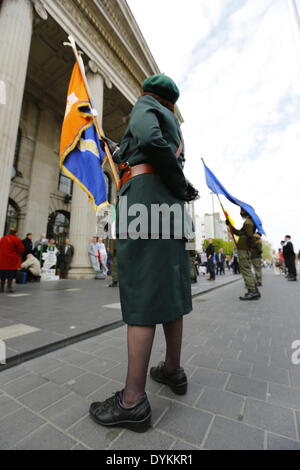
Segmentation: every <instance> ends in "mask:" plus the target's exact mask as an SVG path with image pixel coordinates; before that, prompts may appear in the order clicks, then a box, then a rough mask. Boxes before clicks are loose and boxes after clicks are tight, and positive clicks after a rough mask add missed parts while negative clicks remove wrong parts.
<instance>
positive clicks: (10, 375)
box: [0, 366, 28, 387]
mask: <svg viewBox="0 0 300 470" xmlns="http://www.w3.org/2000/svg"><path fill="white" fill-rule="evenodd" d="M0 370H1V369H0ZM24 375H28V370H26V369H25V367H23V366H16V367H12V368H11V369H7V370H3V371H1V372H0V387H1V386H2V385H5V384H7V383H8V382H12V381H13V380H16V379H19V378H20V377H24Z"/></svg>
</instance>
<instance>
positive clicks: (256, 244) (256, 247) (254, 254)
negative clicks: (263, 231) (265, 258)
mask: <svg viewBox="0 0 300 470" xmlns="http://www.w3.org/2000/svg"><path fill="white" fill-rule="evenodd" d="M253 239H254V241H253V245H252V247H251V258H252V259H258V258H261V257H262V254H263V246H262V241H261V238H256V237H253Z"/></svg>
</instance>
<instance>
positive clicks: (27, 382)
mask: <svg viewBox="0 0 300 470" xmlns="http://www.w3.org/2000/svg"><path fill="white" fill-rule="evenodd" d="M47 383H48V381H47V380H46V379H43V378H42V377H40V376H39V375H36V374H28V375H25V376H24V377H21V378H19V379H16V380H14V381H13V382H9V383H8V384H6V385H4V386H2V387H1V388H2V390H4V391H5V392H6V393H7V394H8V395H11V396H12V397H14V398H18V397H20V396H21V395H24V394H25V393H27V392H30V391H31V390H34V389H35V388H38V387H40V386H41V385H44V384H47Z"/></svg>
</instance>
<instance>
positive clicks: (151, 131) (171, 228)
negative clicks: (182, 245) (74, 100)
mask: <svg viewBox="0 0 300 470" xmlns="http://www.w3.org/2000/svg"><path fill="white" fill-rule="evenodd" d="M180 142H181V132H180V127H179V123H178V121H177V118H176V116H175V115H174V114H173V113H172V112H171V111H170V110H169V109H167V108H166V107H165V106H163V105H161V104H160V103H159V102H158V101H157V100H156V99H155V98H153V97H151V96H142V97H140V98H139V99H138V101H137V103H136V104H135V106H134V108H133V110H132V113H131V118H130V122H129V125H128V128H127V130H126V132H125V135H124V137H123V139H122V142H121V144H120V149H119V150H118V151H117V152H115V154H114V161H115V162H116V163H125V162H128V164H129V165H130V166H134V165H137V164H140V163H149V164H151V165H152V166H153V167H154V169H155V170H156V173H155V174H142V175H139V176H135V177H134V178H132V179H130V180H129V181H127V182H126V183H125V184H124V185H123V186H122V188H121V189H120V191H119V194H118V204H117V221H116V222H117V223H116V235H117V237H119V238H126V237H127V236H128V235H130V236H132V235H133V232H135V231H136V228H138V229H139V227H136V225H134V224H132V222H133V221H134V220H137V215H139V213H138V212H136V211H135V209H138V206H134V205H135V204H139V205H143V207H145V208H146V210H147V220H148V222H147V225H148V227H146V229H145V228H144V229H143V232H148V233H142V234H141V237H142V238H148V235H150V234H151V236H152V238H155V237H157V238H161V237H162V238H165V236H167V235H168V234H170V235H171V238H172V237H174V236H175V238H184V237H183V236H181V237H179V236H177V233H178V232H179V231H180V230H178V229H180V225H183V224H184V214H186V211H184V204H185V203H184V201H183V200H182V196H183V194H184V189H185V187H186V180H185V177H184V174H183V164H184V153H183V151H182V152H181V155H179V157H178V158H176V152H177V150H178V148H179V145H180ZM120 176H122V172H121V173H120ZM124 196H126V198H124ZM161 204H165V209H166V210H167V211H168V210H170V208H171V207H172V206H173V205H174V204H176V215H175V216H174V217H173V215H172V214H171V216H170V221H168V217H160V218H159V227H158V228H157V224H153V223H152V222H153V220H152V219H151V207H152V206H153V205H161ZM178 207H179V208H180V211H178ZM131 210H132V212H131ZM141 210H142V212H143V209H142V208H141ZM126 212H127V221H126V223H125V219H124V214H125V213H126ZM179 212H180V214H179ZM154 225H155V226H154Z"/></svg>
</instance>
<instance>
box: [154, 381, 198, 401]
mask: <svg viewBox="0 0 300 470" xmlns="http://www.w3.org/2000/svg"><path fill="white" fill-rule="evenodd" d="M202 390H203V386H201V385H199V384H198V383H196V382H193V381H189V383H188V391H187V393H186V394H185V395H175V393H174V392H172V390H171V389H170V387H168V386H167V385H165V386H164V387H163V388H162V389H161V390H160V392H159V396H162V397H166V398H169V399H170V400H173V401H179V402H181V403H185V404H187V405H190V406H192V405H193V404H194V403H195V401H196V400H197V398H198V397H199V395H200V394H201V392H202Z"/></svg>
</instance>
